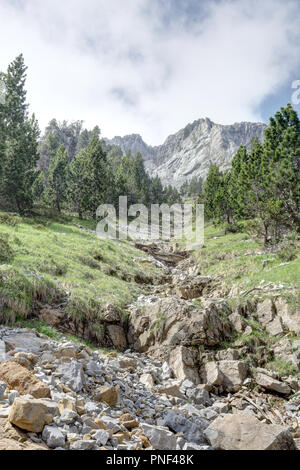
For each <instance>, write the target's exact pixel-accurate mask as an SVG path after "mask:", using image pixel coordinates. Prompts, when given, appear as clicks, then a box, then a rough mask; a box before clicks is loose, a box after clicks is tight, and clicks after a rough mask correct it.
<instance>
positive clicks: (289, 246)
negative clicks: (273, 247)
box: [277, 240, 298, 262]
mask: <svg viewBox="0 0 300 470" xmlns="http://www.w3.org/2000/svg"><path fill="white" fill-rule="evenodd" d="M297 255H298V249H297V246H296V245H295V243H293V242H292V241H290V240H287V241H286V242H284V244H283V245H282V246H281V248H280V249H279V250H278V252H277V256H278V258H279V259H280V260H282V261H286V262H289V261H293V260H294V259H296V258H297Z"/></svg>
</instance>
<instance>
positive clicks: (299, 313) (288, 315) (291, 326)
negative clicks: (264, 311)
mask: <svg viewBox="0 0 300 470" xmlns="http://www.w3.org/2000/svg"><path fill="white" fill-rule="evenodd" d="M275 307H276V311H277V315H279V316H280V318H281V320H282V323H283V325H284V326H285V329H286V330H288V331H290V332H292V333H295V334H296V335H297V336H299V335H300V310H299V309H293V308H292V307H291V306H290V305H289V304H288V302H287V301H286V300H285V299H283V298H279V299H277V300H276V301H275Z"/></svg>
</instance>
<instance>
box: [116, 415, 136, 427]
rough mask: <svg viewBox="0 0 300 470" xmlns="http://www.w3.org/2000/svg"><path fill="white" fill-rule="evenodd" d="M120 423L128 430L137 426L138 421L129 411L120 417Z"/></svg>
mask: <svg viewBox="0 0 300 470" xmlns="http://www.w3.org/2000/svg"><path fill="white" fill-rule="evenodd" d="M120 423H121V424H122V425H123V426H125V428H126V429H129V430H131V429H134V428H138V427H139V422H138V421H137V420H136V419H135V418H134V417H133V416H131V415H130V414H129V413H125V414H124V415H122V416H121V417H120Z"/></svg>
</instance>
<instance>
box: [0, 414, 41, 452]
mask: <svg viewBox="0 0 300 470" xmlns="http://www.w3.org/2000/svg"><path fill="white" fill-rule="evenodd" d="M7 450H48V447H47V446H46V445H45V444H44V443H35V442H33V441H32V440H31V439H29V438H28V436H27V435H26V433H24V432H23V431H21V430H20V429H18V428H16V427H14V426H13V425H11V424H10V423H9V422H8V421H7V420H6V419H1V418H0V451H7Z"/></svg>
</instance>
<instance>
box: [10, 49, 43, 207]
mask: <svg viewBox="0 0 300 470" xmlns="http://www.w3.org/2000/svg"><path fill="white" fill-rule="evenodd" d="M25 80H26V66H25V64H24V59H23V56H22V55H20V56H18V57H17V58H16V59H15V60H14V61H13V62H12V63H11V64H10V65H9V67H8V71H7V74H6V75H5V88H6V99H5V105H4V109H3V111H2V113H3V114H2V115H4V134H5V150H4V159H3V167H2V182H1V183H2V184H1V192H2V195H3V196H4V197H5V199H7V200H8V201H9V202H10V203H13V204H14V205H15V206H16V208H17V209H18V210H19V212H20V213H21V214H24V212H25V211H26V210H28V209H30V208H31V207H32V204H33V195H32V184H33V182H34V180H35V178H36V176H37V172H36V164H37V161H38V136H39V129H38V124H37V121H36V120H35V117H34V116H32V118H29V117H28V110H27V108H28V105H27V103H26V90H25Z"/></svg>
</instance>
